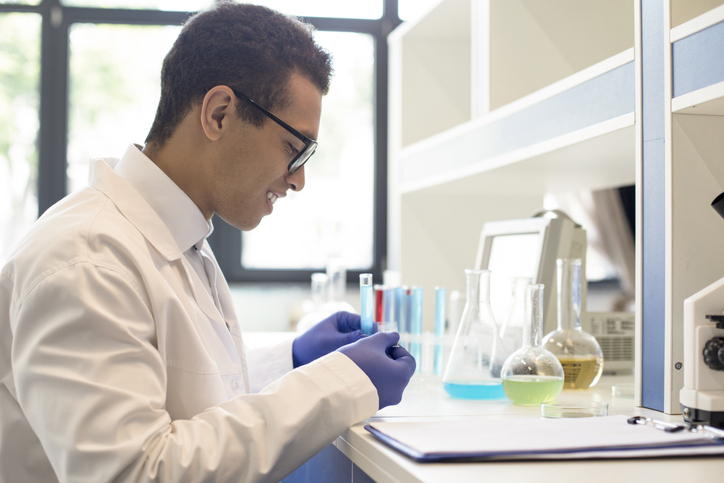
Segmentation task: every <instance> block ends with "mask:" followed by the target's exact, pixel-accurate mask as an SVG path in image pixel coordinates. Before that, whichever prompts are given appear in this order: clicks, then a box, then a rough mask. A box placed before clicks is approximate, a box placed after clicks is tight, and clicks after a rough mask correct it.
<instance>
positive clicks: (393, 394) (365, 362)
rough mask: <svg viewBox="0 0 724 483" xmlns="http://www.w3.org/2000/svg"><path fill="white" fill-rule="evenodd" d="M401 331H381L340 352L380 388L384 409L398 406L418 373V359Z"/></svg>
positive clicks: (341, 348) (341, 349)
mask: <svg viewBox="0 0 724 483" xmlns="http://www.w3.org/2000/svg"><path fill="white" fill-rule="evenodd" d="M399 340H400V334H398V333H397V332H380V333H377V334H373V335H371V336H369V337H365V338H363V339H360V340H358V341H357V342H355V343H353V344H349V345H346V346H343V347H340V348H339V349H337V352H341V353H342V354H344V355H346V356H347V357H349V358H350V359H352V362H354V363H355V364H357V366H359V368H360V369H362V370H363V371H364V373H365V374H367V377H369V378H370V380H371V381H372V384H374V385H375V387H376V388H377V396H378V397H379V399H380V409H382V408H383V407H385V406H392V405H395V404H398V403H399V402H400V401H401V400H402V391H404V390H405V387H407V383H408V382H410V378H411V377H412V375H413V374H414V373H415V358H414V357H412V355H411V354H410V353H409V352H407V351H406V350H405V349H404V348H403V347H399V346H398V347H393V346H394V345H395V344H397V342H398V341H399Z"/></svg>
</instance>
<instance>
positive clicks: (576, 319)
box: [543, 258, 603, 389]
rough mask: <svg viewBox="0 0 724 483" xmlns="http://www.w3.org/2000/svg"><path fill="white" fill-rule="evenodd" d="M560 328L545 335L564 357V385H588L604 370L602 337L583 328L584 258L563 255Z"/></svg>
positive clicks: (546, 342) (550, 346) (560, 357)
mask: <svg viewBox="0 0 724 483" xmlns="http://www.w3.org/2000/svg"><path fill="white" fill-rule="evenodd" d="M557 264H558V267H557V268H558V272H557V273H558V329H556V330H554V331H553V332H551V333H549V334H548V335H546V336H545V337H544V338H543V347H545V348H546V349H548V350H549V351H551V352H552V353H553V354H554V355H555V356H556V357H557V358H558V360H559V361H560V363H561V365H562V366H563V372H564V374H565V381H564V384H563V388H564V389H588V388H589V387H591V386H593V385H595V384H596V383H597V382H598V379H599V378H600V377H601V372H602V371H603V352H601V346H600V345H599V344H598V341H597V340H596V339H595V338H594V337H593V336H592V335H591V334H589V333H587V332H585V331H584V330H583V329H581V260H579V259H567V258H565V259H564V258H559V259H558V260H557Z"/></svg>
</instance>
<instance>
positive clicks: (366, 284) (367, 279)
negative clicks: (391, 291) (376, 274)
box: [359, 273, 375, 335]
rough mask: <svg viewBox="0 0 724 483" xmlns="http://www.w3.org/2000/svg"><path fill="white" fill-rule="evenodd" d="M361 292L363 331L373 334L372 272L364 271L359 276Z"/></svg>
mask: <svg viewBox="0 0 724 483" xmlns="http://www.w3.org/2000/svg"><path fill="white" fill-rule="evenodd" d="M359 293H360V318H361V325H362V333H363V334H366V335H372V334H373V332H374V328H373V325H372V324H373V323H374V322H373V320H372V314H373V313H374V308H375V305H374V303H375V301H374V293H373V292H372V274H371V273H362V274H360V276H359Z"/></svg>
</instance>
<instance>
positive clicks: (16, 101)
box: [0, 12, 41, 263]
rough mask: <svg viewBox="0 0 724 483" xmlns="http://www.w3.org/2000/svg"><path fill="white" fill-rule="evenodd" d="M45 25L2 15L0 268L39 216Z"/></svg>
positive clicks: (28, 16)
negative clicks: (38, 143)
mask: <svg viewBox="0 0 724 483" xmlns="http://www.w3.org/2000/svg"><path fill="white" fill-rule="evenodd" d="M40 22H41V18H40V15H37V14H34V13H17V12H16V13H0V80H1V82H0V263H2V261H3V260H4V259H5V258H6V257H7V255H8V252H9V251H10V249H11V247H13V246H14V245H15V244H16V243H17V242H18V241H19V240H20V238H21V236H22V235H23V234H24V233H25V232H26V231H27V229H28V228H29V227H30V225H31V224H32V223H33V221H35V218H36V216H37V214H38V198H37V186H38V183H37V179H38V151H37V149H36V141H37V137H38V105H39V100H40V99H39V91H38V83H39V78H40Z"/></svg>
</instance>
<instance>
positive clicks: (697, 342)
mask: <svg viewBox="0 0 724 483" xmlns="http://www.w3.org/2000/svg"><path fill="white" fill-rule="evenodd" d="M711 205H712V207H713V208H714V209H715V210H716V211H717V213H719V214H720V215H721V216H722V217H724V193H722V194H720V195H719V196H717V197H716V198H715V199H714V201H713V202H712V204H711ZM722 314H724V278H721V279H719V280H717V281H716V282H714V283H712V284H711V285H709V286H708V287H706V288H704V289H703V290H701V291H699V292H697V293H696V294H694V295H692V296H691V297H689V298H687V299H686V300H684V387H683V388H682V389H681V391H680V392H679V406H680V408H681V413H682V414H683V415H684V420H685V421H686V422H689V423H703V424H707V425H710V426H714V427H717V428H724V315H722Z"/></svg>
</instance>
